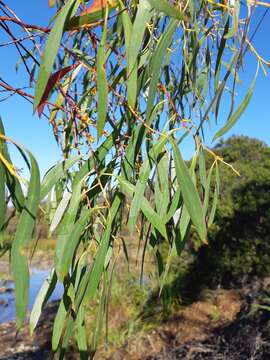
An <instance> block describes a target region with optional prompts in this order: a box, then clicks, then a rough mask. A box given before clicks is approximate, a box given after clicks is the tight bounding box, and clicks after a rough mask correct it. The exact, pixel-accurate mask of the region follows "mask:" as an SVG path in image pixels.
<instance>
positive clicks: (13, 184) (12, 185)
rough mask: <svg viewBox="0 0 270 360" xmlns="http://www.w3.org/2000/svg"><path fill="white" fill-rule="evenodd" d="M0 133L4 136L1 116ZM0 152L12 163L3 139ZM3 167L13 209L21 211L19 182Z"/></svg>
mask: <svg viewBox="0 0 270 360" xmlns="http://www.w3.org/2000/svg"><path fill="white" fill-rule="evenodd" d="M0 135H2V136H5V130H4V125H3V122H2V119H1V117H0ZM2 139H3V138H2ZM1 154H2V156H3V157H4V158H5V159H6V160H7V162H8V163H10V164H12V162H11V159H10V156H9V153H8V148H7V144H6V142H5V141H3V142H2V152H1ZM3 169H4V170H5V177H6V178H5V181H6V186H7V188H8V190H9V193H10V196H11V201H12V203H13V205H14V207H15V209H16V210H17V211H19V212H21V211H22V209H23V205H24V200H25V199H24V195H23V191H22V187H21V184H20V182H19V180H18V178H17V177H15V176H13V175H11V174H10V172H9V171H8V170H7V169H5V168H3Z"/></svg>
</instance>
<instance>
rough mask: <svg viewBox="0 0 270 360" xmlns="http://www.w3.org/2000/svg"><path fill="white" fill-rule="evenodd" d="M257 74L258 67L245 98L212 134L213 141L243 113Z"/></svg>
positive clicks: (227, 129) (226, 130) (224, 132)
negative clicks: (220, 127)
mask: <svg viewBox="0 0 270 360" xmlns="http://www.w3.org/2000/svg"><path fill="white" fill-rule="evenodd" d="M257 75H258V68H257V71H256V74H255V77H254V79H253V81H252V84H251V86H250V88H249V90H248V92H247V94H246V96H245V98H244V99H243V101H242V102H241V104H240V105H239V107H238V109H237V110H236V111H235V112H234V113H233V114H232V115H231V117H230V118H229V119H228V120H227V122H226V124H225V126H223V128H222V129H220V130H219V131H218V132H217V133H216V134H215V136H214V138H213V141H215V140H216V139H217V138H219V137H221V136H223V135H224V134H226V132H228V131H229V130H230V129H231V128H232V127H233V125H234V124H235V123H236V122H237V120H238V119H239V118H240V116H241V115H242V114H243V112H244V111H245V110H246V108H247V106H248V104H249V102H250V100H251V97H252V94H253V91H254V87H255V84H256V79H257Z"/></svg>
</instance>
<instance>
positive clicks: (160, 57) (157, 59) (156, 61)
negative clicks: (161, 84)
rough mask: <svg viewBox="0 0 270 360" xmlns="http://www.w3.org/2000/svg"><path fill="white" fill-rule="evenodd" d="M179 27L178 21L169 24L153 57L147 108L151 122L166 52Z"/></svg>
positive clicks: (147, 115) (147, 116) (147, 119)
mask: <svg viewBox="0 0 270 360" xmlns="http://www.w3.org/2000/svg"><path fill="white" fill-rule="evenodd" d="M176 27H177V21H176V20H173V21H171V23H170V25H169V26H168V28H167V30H166V32H165V33H164V34H163V35H162V38H161V39H160V40H159V43H158V46H157V48H156V50H155V52H154V54H153V57H152V59H153V60H152V64H151V72H152V79H151V82H150V86H149V96H148V102H147V109H146V121H147V123H149V119H150V115H151V112H152V110H153V105H154V100H155V96H156V93H157V84H158V81H159V79H160V72H161V67H162V63H163V61H164V56H165V53H166V51H167V49H168V47H169V46H170V44H171V42H172V38H173V35H174V34H175V30H176Z"/></svg>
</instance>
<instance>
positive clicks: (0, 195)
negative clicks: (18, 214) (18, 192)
mask: <svg viewBox="0 0 270 360" xmlns="http://www.w3.org/2000/svg"><path fill="white" fill-rule="evenodd" d="M1 127H2V126H1V118H0V132H1V130H2V129H1ZM4 146H5V141H4V139H1V138H0V154H2V156H4ZM5 187H6V170H5V166H4V164H3V163H2V161H1V160H0V203H1V205H0V247H1V246H2V245H3V240H4V235H3V225H4V223H5V216H6V208H7V204H6V189H5Z"/></svg>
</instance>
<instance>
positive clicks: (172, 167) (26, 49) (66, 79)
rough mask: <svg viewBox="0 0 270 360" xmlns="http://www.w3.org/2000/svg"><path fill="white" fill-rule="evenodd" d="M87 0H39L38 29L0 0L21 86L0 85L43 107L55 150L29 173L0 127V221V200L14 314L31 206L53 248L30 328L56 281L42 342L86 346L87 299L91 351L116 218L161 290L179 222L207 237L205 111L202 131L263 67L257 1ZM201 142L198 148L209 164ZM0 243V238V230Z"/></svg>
mask: <svg viewBox="0 0 270 360" xmlns="http://www.w3.org/2000/svg"><path fill="white" fill-rule="evenodd" d="M89 3H90V2H88V1H84V0H67V1H63V0H58V1H57V0H50V1H49V5H50V6H52V7H54V8H55V10H56V12H55V16H54V17H53V18H52V20H51V21H50V23H49V25H48V27H42V26H39V24H27V23H25V22H24V21H23V19H19V18H18V17H17V16H16V14H15V13H14V12H13V11H12V10H11V9H10V8H8V7H7V5H6V4H5V3H4V2H3V1H0V9H1V12H2V15H3V16H1V17H0V19H1V21H2V23H1V29H2V31H4V32H5V33H6V35H8V36H9V37H10V38H11V41H12V42H13V44H14V46H16V48H17V50H18V52H19V58H20V59H19V61H20V63H21V64H20V66H23V67H24V69H25V71H26V73H28V74H29V81H30V84H31V85H32V87H33V88H34V91H33V93H32V92H31V90H29V92H27V91H25V90H24V89H17V88H16V87H15V86H13V85H11V84H8V83H7V82H5V81H4V80H3V79H1V81H0V86H1V87H2V88H4V90H5V93H6V92H11V93H12V94H15V93H16V94H18V95H20V96H23V97H24V98H25V99H26V100H28V101H30V102H32V103H33V108H34V110H35V111H37V113H38V114H39V116H44V117H46V118H47V119H48V121H49V123H50V125H51V127H52V134H53V135H52V136H54V137H55V140H56V142H57V143H58V144H59V147H60V148H61V150H62V152H63V160H62V161H61V162H60V163H58V164H56V165H55V166H54V167H52V168H51V169H49V170H48V172H47V173H46V175H45V177H44V179H43V180H42V181H40V175H39V168H38V164H37V162H36V160H35V158H34V156H33V155H32V154H31V153H29V152H28V151H27V150H26V149H25V148H23V147H21V146H20V145H18V144H16V143H15V142H14V141H13V140H11V139H9V138H8V137H7V136H6V135H5V134H4V128H3V125H1V127H2V128H1V144H0V145H1V153H0V156H1V160H2V162H1V164H0V192H1V212H0V226H1V229H2V231H4V228H5V226H6V224H7V221H6V216H5V209H6V206H7V203H8V202H9V201H12V203H13V205H14V208H15V210H16V213H17V214H19V215H20V220H19V224H18V227H17V231H16V234H15V236H14V239H13V241H12V244H11V249H10V253H11V257H10V259H11V269H12V274H13V277H14V281H15V291H16V307H17V319H18V320H17V322H18V326H19V327H20V326H21V325H22V322H23V320H24V318H25V314H26V310H27V303H28V287H29V270H28V260H29V249H32V248H33V240H32V234H33V229H34V225H35V219H36V214H37V211H38V208H39V206H42V207H43V211H44V212H47V216H48V218H49V220H50V231H51V233H53V234H54V236H56V250H55V258H54V269H53V270H52V272H51V275H50V278H49V279H48V281H46V282H45V283H44V285H43V287H42V289H41V290H40V293H39V295H38V297H37V299H36V303H35V305H34V308H33V311H32V313H31V317H30V328H31V331H34V329H35V327H36V324H37V322H38V319H39V317H40V314H41V312H42V308H43V307H44V305H45V304H46V302H47V301H48V298H49V295H50V294H51V292H52V291H53V289H54V287H55V286H56V283H57V282H61V283H63V285H64V293H63V296H62V299H61V301H60V305H59V308H58V311H57V314H56V317H55V323H54V328H53V336H52V347H53V350H54V351H58V350H59V349H65V348H66V347H67V344H68V341H69V339H70V337H71V336H73V335H74V336H75V338H76V340H77V344H78V348H79V350H80V351H81V353H82V354H84V353H85V352H87V349H88V345H89V337H88V334H87V331H86V327H85V308H86V306H89V304H91V303H93V302H96V301H98V302H99V310H98V312H97V316H96V321H95V324H93V327H94V330H93V339H92V351H95V349H96V346H97V341H98V339H99V337H100V335H101V332H102V322H103V319H104V316H105V313H106V309H107V303H108V299H109V293H110V281H111V273H112V272H113V268H114V264H115V261H116V259H117V252H118V249H119V246H120V247H121V248H122V249H123V251H124V253H126V254H127V253H128V251H129V249H128V246H127V245H126V244H125V239H124V238H123V237H121V229H122V227H123V226H125V225H126V224H127V225H128V226H129V229H130V231H131V232H133V233H135V234H137V238H138V242H140V244H143V245H142V246H143V247H144V251H143V254H145V252H146V251H148V252H150V253H151V254H152V256H153V257H154V259H155V261H156V264H157V273H158V277H159V286H160V288H161V291H162V286H163V284H164V281H165V279H166V276H167V274H168V271H169V270H170V262H171V260H172V258H173V257H174V256H176V255H180V254H181V251H182V249H183V248H184V246H185V242H186V239H187V236H188V233H189V231H190V228H191V227H193V228H194V230H195V231H196V232H197V234H198V236H199V238H200V241H201V242H204V243H207V228H208V227H209V226H210V225H211V223H212V222H213V220H214V215H215V210H216V206H217V201H218V197H219V181H220V180H219V172H218V166H219V163H220V162H221V161H223V160H222V159H221V158H220V157H218V156H216V155H215V154H214V153H213V152H212V151H211V150H209V148H208V146H207V141H206V139H207V138H208V137H205V133H206V132H207V133H209V128H210V126H211V124H213V123H214V124H215V127H217V126H218V131H217V132H216V134H215V135H214V138H213V139H214V140H215V139H218V138H220V137H221V136H223V135H224V134H225V133H226V132H227V131H228V130H229V129H231V128H232V126H233V125H234V124H235V123H236V121H237V120H238V118H239V117H240V116H241V115H242V113H243V112H244V110H245V108H246V107H247V106H248V103H249V101H250V99H251V96H252V93H253V90H254V85H255V79H256V75H257V72H258V69H259V67H261V68H262V69H263V70H264V66H265V65H268V64H267V62H266V61H265V60H264V59H263V58H262V57H260V56H259V54H258V52H257V51H256V49H255V48H254V46H253V45H252V43H251V40H250V38H249V29H250V24H251V23H252V19H253V17H254V13H255V9H256V6H264V5H265V4H264V3H256V4H255V3H254V2H251V1H247V2H245V1H244V2H241V3H240V1H239V0H235V1H229V2H228V1H222V2H220V3H216V2H215V1H212V0H208V1H207V0H188V1H185V0H180V1H179V0H173V1H168V0H134V1H131V0H127V1H124V0H95V1H93V2H91V3H90V4H89ZM15 26H16V32H15V33H13V28H14V27H15ZM18 29H19V30H18ZM18 31H21V32H23V33H24V36H19V35H18ZM251 36H252V35H251ZM250 52H251V53H252V54H254V56H255V57H256V59H257V63H258V67H257V70H256V68H255V69H251V70H252V71H253V72H254V80H253V81H252V83H251V84H250V85H249V90H248V91H247V93H246V94H245V95H244V96H242V97H241V98H240V99H238V97H236V93H237V89H238V86H239V83H240V82H239V74H240V70H241V68H242V66H243V64H244V57H245V55H247V54H249V53H250ZM221 108H222V110H221ZM224 117H226V118H227V119H226V121H225V122H224V121H222V122H221V121H220V118H222V120H223V119H224ZM187 138H189V139H190V140H191V141H192V143H193V144H194V155H193V157H192V160H191V162H190V163H189V165H187V163H186V162H185V161H184V160H183V156H182V153H181V151H180V147H181V144H182V142H183V141H184V140H185V139H187ZM8 142H12V143H13V144H14V145H15V146H17V147H18V149H19V151H20V152H21V154H22V156H23V158H24V159H25V161H26V164H27V166H28V167H29V170H30V180H29V181H28V182H27V195H25V194H24V192H23V190H22V179H21V177H20V175H19V174H18V173H17V172H16V169H15V168H14V166H13V165H12V163H11V159H10V156H9V154H8V148H7V143H8ZM26 142H27V139H26ZM181 149H183V148H182V147H181ZM206 152H208V153H209V154H210V156H211V157H212V165H211V166H210V167H209V168H206V166H205V154H206ZM197 168H198V169H199V175H200V176H199V177H198V178H197V177H196V176H195V169H197ZM213 177H214V178H215V186H214V188H213V187H212V186H211V187H210V183H211V184H212V183H213V179H212V178H213ZM221 180H222V179H221ZM44 200H46V201H45V203H46V205H45V206H44ZM2 204H3V206H2ZM164 242H167V244H168V249H169V250H168V254H167V258H166V259H165V260H164V258H163V257H162V256H161V253H160V246H161V244H162V243H164ZM1 246H2V249H3V250H4V249H6V244H5V240H4V237H3V236H2V243H1ZM141 261H142V263H143V261H144V258H142V259H141Z"/></svg>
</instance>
